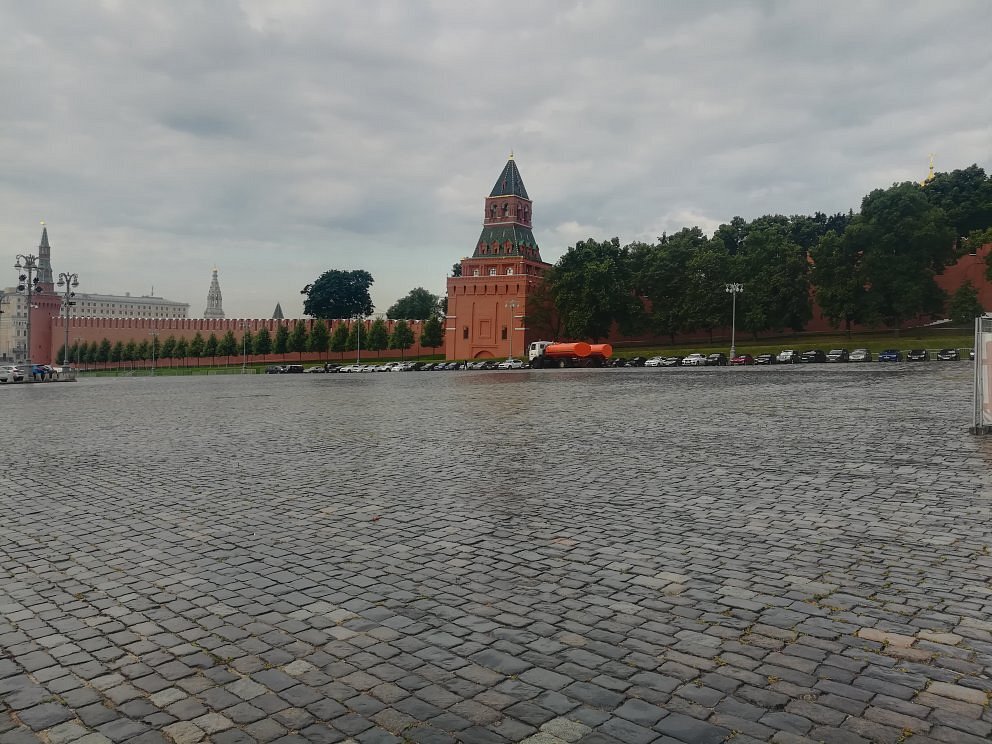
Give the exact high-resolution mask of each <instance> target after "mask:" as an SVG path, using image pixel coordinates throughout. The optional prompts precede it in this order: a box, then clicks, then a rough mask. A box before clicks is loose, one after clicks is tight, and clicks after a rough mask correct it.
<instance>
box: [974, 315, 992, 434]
mask: <svg viewBox="0 0 992 744" xmlns="http://www.w3.org/2000/svg"><path fill="white" fill-rule="evenodd" d="M974 413H975V415H974V421H973V422H972V427H971V432H972V433H973V434H992V317H986V316H982V317H980V318H975V412H974Z"/></svg>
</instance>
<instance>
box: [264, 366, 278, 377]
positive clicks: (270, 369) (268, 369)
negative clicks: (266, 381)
mask: <svg viewBox="0 0 992 744" xmlns="http://www.w3.org/2000/svg"><path fill="white" fill-rule="evenodd" d="M280 372H282V367H280V366H278V365H276V364H273V365H271V366H268V367H266V368H265V374H267V375H278V374H279V373H280Z"/></svg>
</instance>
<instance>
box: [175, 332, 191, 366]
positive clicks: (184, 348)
mask: <svg viewBox="0 0 992 744" xmlns="http://www.w3.org/2000/svg"><path fill="white" fill-rule="evenodd" d="M175 356H176V359H178V360H179V361H180V362H181V363H182V365H183V366H184V367H185V366H186V357H188V356H189V342H188V341H186V337H185V336H183V337H182V338H180V339H179V340H178V341H176V354H175Z"/></svg>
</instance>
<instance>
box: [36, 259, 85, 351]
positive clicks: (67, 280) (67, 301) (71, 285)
mask: <svg viewBox="0 0 992 744" xmlns="http://www.w3.org/2000/svg"><path fill="white" fill-rule="evenodd" d="M59 286H60V287H65V290H64V291H63V292H62V311H63V312H64V313H65V345H64V346H63V347H62V366H63V367H68V366H69V311H70V310H71V309H72V306H73V305H75V304H76V303H75V302H73V301H72V298H73V297H75V296H76V293H75V292H73V291H72V290H74V289H75V288H76V287H78V286H79V274H70V273H68V272H65V271H63V272H61V273H60V274H59ZM29 312H30V311H29Z"/></svg>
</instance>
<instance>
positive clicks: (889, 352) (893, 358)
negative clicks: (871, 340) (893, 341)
mask: <svg viewBox="0 0 992 744" xmlns="http://www.w3.org/2000/svg"><path fill="white" fill-rule="evenodd" d="M878 361H880V362H901V361H902V352H901V351H899V350H898V349H886V350H885V351H880V352H878Z"/></svg>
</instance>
